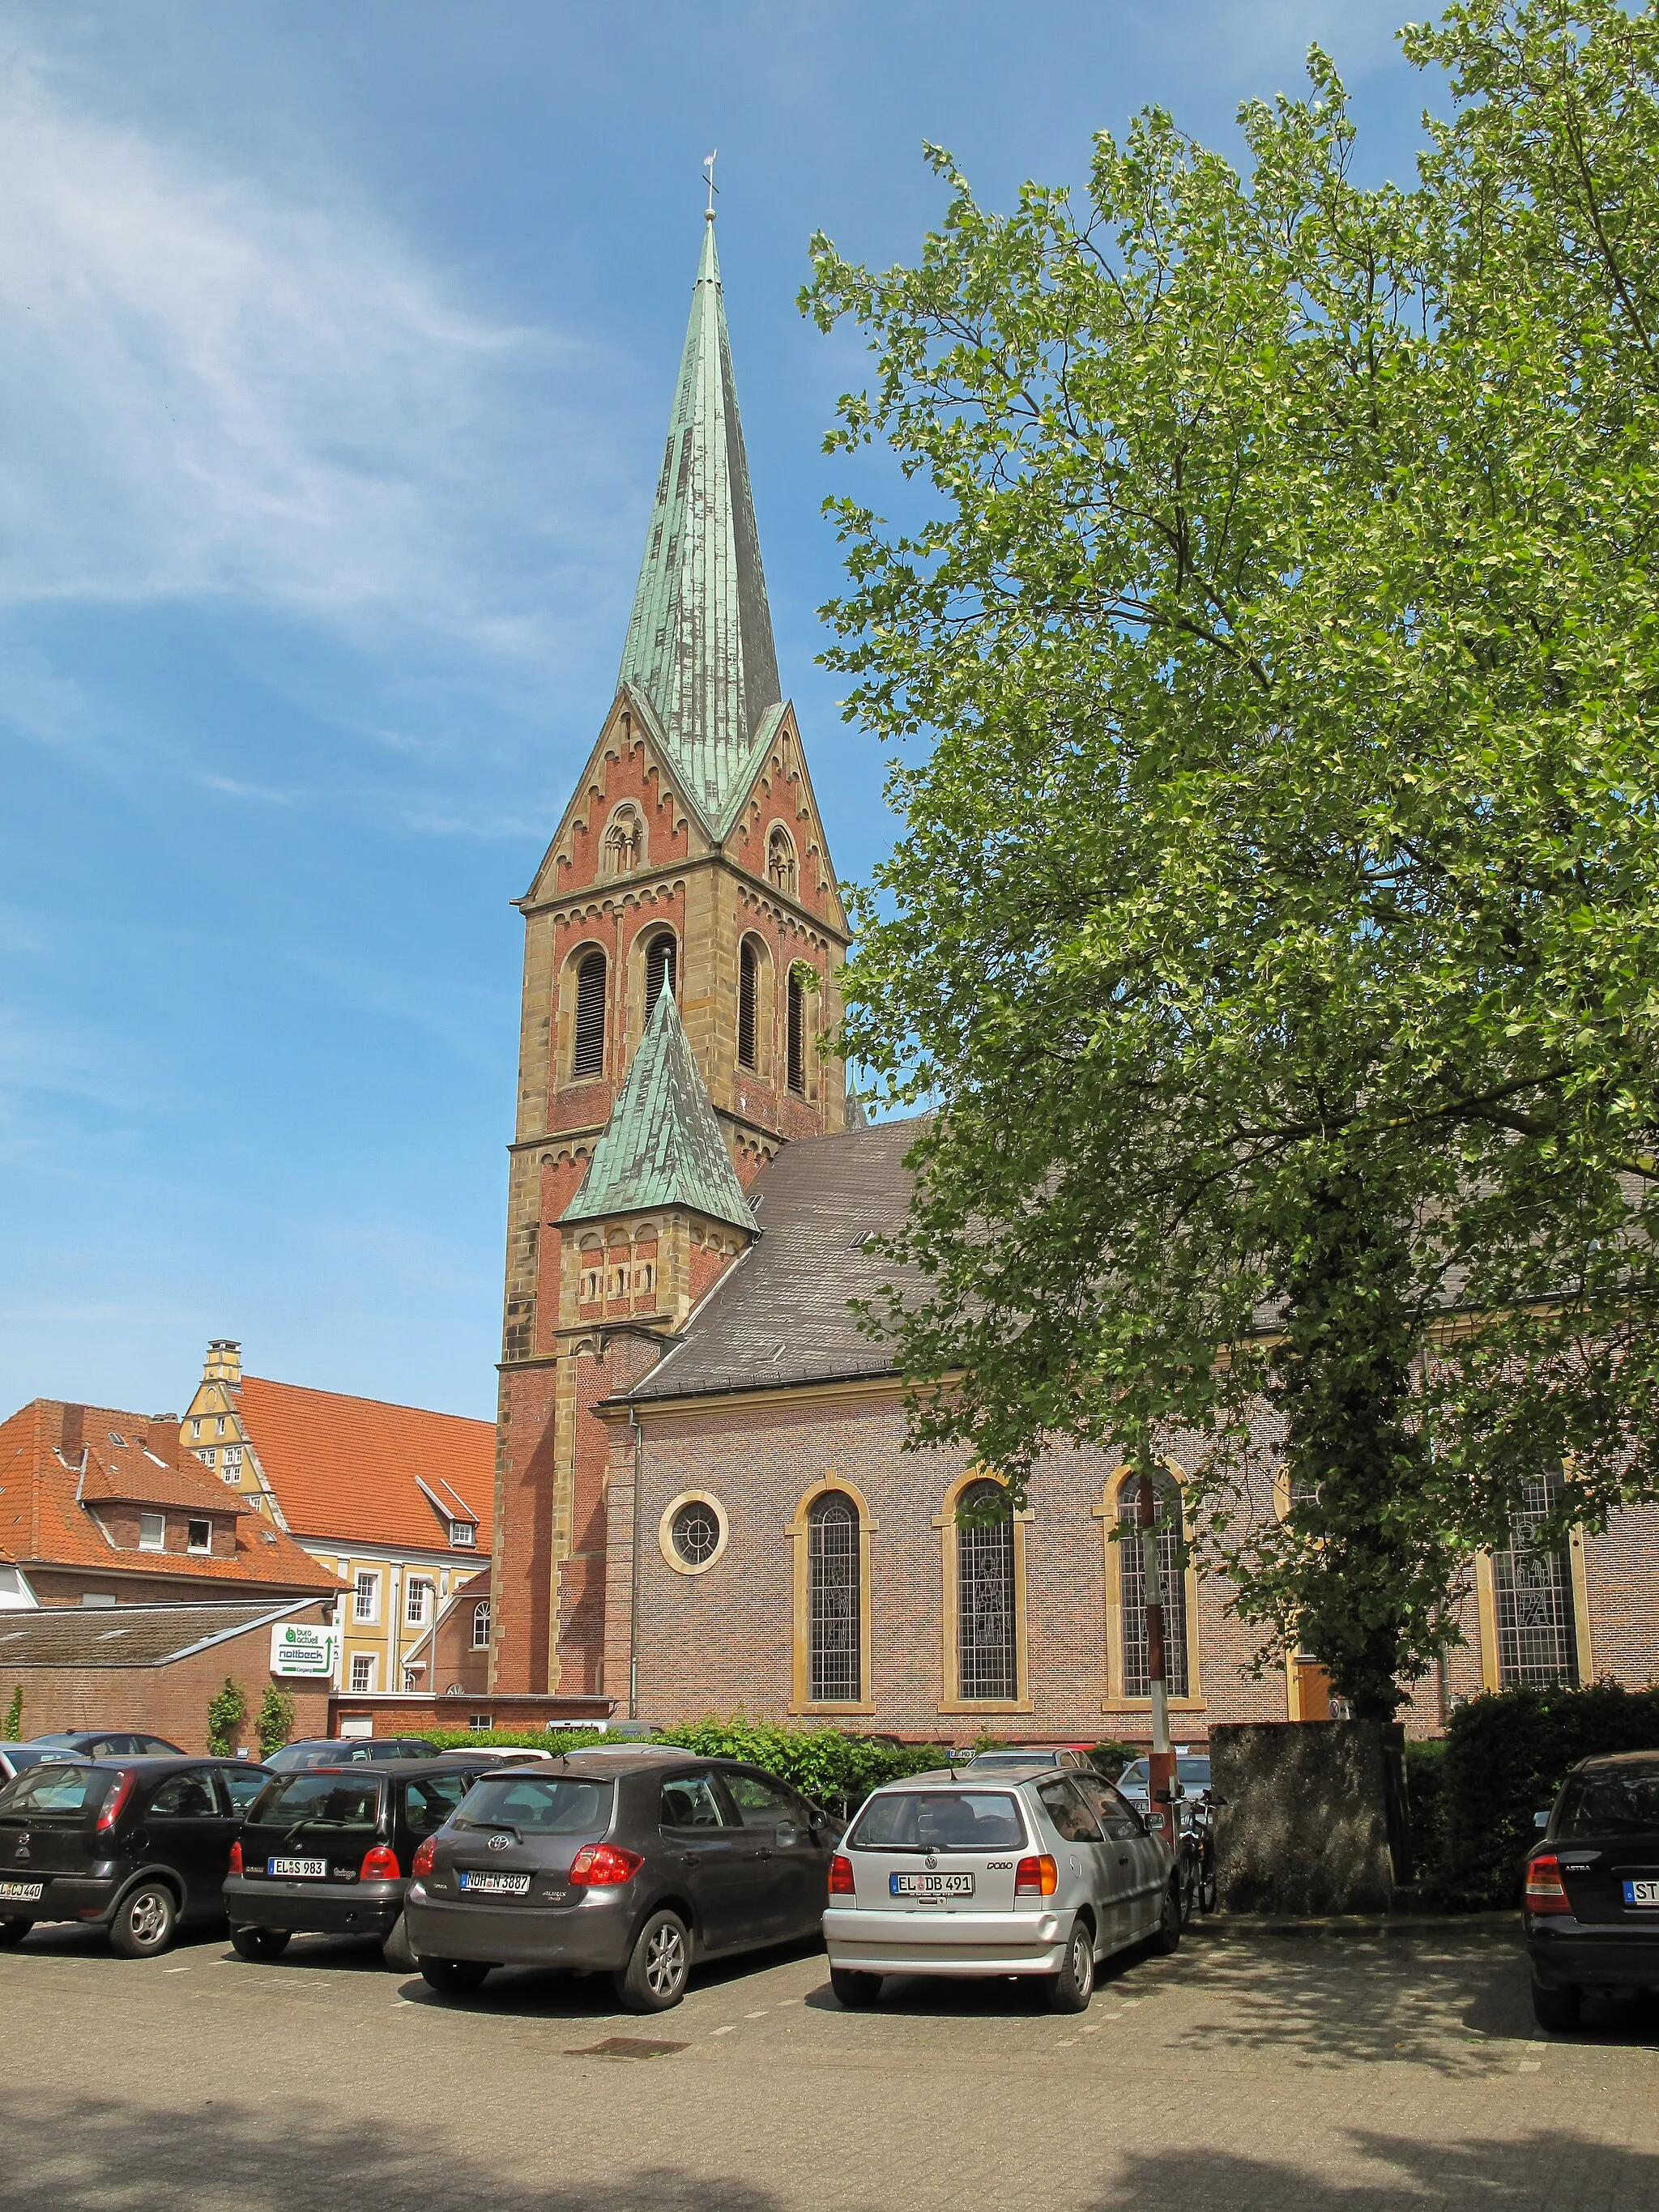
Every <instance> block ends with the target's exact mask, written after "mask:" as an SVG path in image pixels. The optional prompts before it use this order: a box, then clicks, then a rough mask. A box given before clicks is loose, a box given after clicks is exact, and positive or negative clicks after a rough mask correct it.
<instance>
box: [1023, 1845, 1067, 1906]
mask: <svg viewBox="0 0 1659 2212" xmlns="http://www.w3.org/2000/svg"><path fill="white" fill-rule="evenodd" d="M1058 1887H1060V1869H1059V1868H1058V1867H1057V1866H1056V1865H1055V1864H1054V1861H1053V1860H1052V1859H1051V1858H1050V1857H1049V1856H1048V1852H1047V1851H1044V1853H1043V1854H1042V1857H1041V1858H1030V1859H1022V1860H1021V1861H1020V1863H1019V1864H1018V1866H1017V1867H1016V1868H1015V1869H1014V1895H1015V1896H1016V1897H1052V1896H1053V1895H1054V1892H1055V1890H1056V1889H1057V1888H1058Z"/></svg>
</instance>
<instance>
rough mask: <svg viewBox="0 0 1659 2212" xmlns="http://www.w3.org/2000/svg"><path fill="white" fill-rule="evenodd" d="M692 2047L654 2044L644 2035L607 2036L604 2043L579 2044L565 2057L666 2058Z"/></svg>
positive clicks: (678, 2044)
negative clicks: (675, 2052)
mask: <svg viewBox="0 0 1659 2212" xmlns="http://www.w3.org/2000/svg"><path fill="white" fill-rule="evenodd" d="M689 2049H690V2045H688V2044H684V2043H653V2042H651V2041H649V2040H648V2039H647V2038H646V2037H645V2036H642V2035H607V2036H606V2037H605V2040H604V2042H603V2043H584V2044H579V2045H577V2046H576V2047H575V2049H574V2050H571V2051H566V2052H565V2054H564V2055H565V2057H567V2058H666V2057H669V2055H670V2054H671V2052H673V2051H685V2050H689Z"/></svg>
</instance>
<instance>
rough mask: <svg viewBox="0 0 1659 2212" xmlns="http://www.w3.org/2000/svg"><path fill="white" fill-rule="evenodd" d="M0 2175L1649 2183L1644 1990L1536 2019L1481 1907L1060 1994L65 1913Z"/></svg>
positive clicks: (820, 1968) (96, 2179)
mask: <svg viewBox="0 0 1659 2212" xmlns="http://www.w3.org/2000/svg"><path fill="white" fill-rule="evenodd" d="M0 2203H3V2204H4V2205H6V2206H7V2207H13V2206H15V2207H18V2208H23V2207H27V2208H29V2212H34V2208H37V2207H50V2208H52V2212H82V2208H85V2212H178V2208H181V2207H189V2208H191V2212H219V2208H221V2207H223V2208H226V2212H358V2208H362V2212H380V2208H382V2207H390V2206H396V2207H398V2209H399V2212H418V2208H422V2207H425V2206H428V2205H430V2206H431V2207H433V2208H434V2212H472V2208H474V2207H477V2208H480V2212H483V2208H488V2212H532V2208H533V2209H534V2212H595V2208H598V2207H604V2208H606V2212H611V2208H623V2212H794V2208H797V2207H799V2208H801V2212H825V2208H831V2207H836V2208H839V2207H842V2206H845V2207H848V2208H854V2207H856V2208H860V2212H864V2208H882V2212H890V2208H904V2212H910V2209H911V2208H917V2212H920V2209H921V2208H933V2207H939V2208H948V2212H969V2208H971V2212H981V2208H983V2212H1002V2208H1009V2212H1012V2208H1024V2207H1027V2206H1033V2207H1036V2206H1041V2207H1042V2208H1043V2212H1072V2208H1077V2212H1104V2208H1107V2207H1118V2206H1127V2205H1131V2204H1133V2205H1145V2204H1152V2203H1157V2204H1158V2205H1159V2206H1160V2207H1167V2208H1175V2212H1211V2208H1224V2209H1225V2212H1231V2208H1234V2207H1239V2208H1244V2207H1249V2208H1256V2207H1262V2208H1267V2207H1273V2208H1281V2207H1286V2206H1308V2207H1313V2208H1317V2212H1381V2208H1383V2207H1395V2206H1418V2205H1424V2206H1441V2205H1456V2206H1458V2207H1460V2208H1462V2212H1487V2209H1488V2208H1490V2212H1521V2208H1528V2212H1529V2209H1530V2208H1534V2207H1536V2208H1539V2212H1544V2208H1548V2212H1557V2208H1561V2212H1566V2208H1571V2212H1639V2209H1640V2208H1645V2207H1650V2206H1651V2207H1654V2208H1655V2209H1656V2212H1659V2007H1656V2006H1655V2005H1653V2004H1651V2003H1636V2002H1627V2003H1613V2004H1608V2003H1603V2004H1601V2005H1599V2006H1597V2007H1595V2008H1592V2009H1591V2010H1590V2012H1589V2015H1588V2020H1587V2025H1586V2027H1585V2028H1584V2030H1583V2032H1582V2033H1580V2034H1578V2035H1577V2036H1576V2037H1573V2038H1571V2039H1565V2038H1556V2037H1551V2036H1547V2035H1544V2034H1542V2033H1541V2032H1539V2031H1538V2030H1536V2029H1535V2028H1534V2026H1533V2023H1532V2018H1531V2014H1530V2010H1529V2008H1528V2002H1527V1990H1526V1967H1525V1962H1524V1960H1522V1956H1521V1954H1520V1952H1519V1949H1518V1947H1517V1945H1516V1939H1515V1937H1514V1935H1513V1933H1512V1932H1511V1931H1510V1930H1509V1929H1492V1928H1491V1927H1484V1928H1479V1929H1462V1930H1460V1929H1457V1927H1456V1926H1455V1923H1453V1924H1452V1925H1451V1926H1449V1928H1447V1929H1434V1930H1429V1931H1422V1930H1415V1931H1413V1932H1411V1933H1409V1934H1392V1933H1391V1934H1388V1935H1383V1936H1379V1935H1375V1934H1365V1933H1363V1932H1361V1933H1345V1934H1342V1935H1340V1936H1335V1935H1331V1934H1326V1935H1324V1936H1283V1935H1276V1934H1271V1933H1266V1932H1263V1931H1261V1930H1251V1931H1248V1932H1246V1931H1239V1932H1235V1933H1231V1934H1230V1933H1228V1932H1227V1931H1226V1929H1225V1923H1214V1922H1212V1923H1200V1925H1199V1927H1198V1928H1197V1929H1189V1930H1188V1935H1187V1936H1186V1938H1185V1940H1184V1941H1183V1942H1182V1948H1181V1949H1180V1951H1179V1952H1178V1953H1177V1954H1176V1955H1175V1956H1174V1957H1173V1958H1167V1959H1166V1958H1156V1957H1150V1956H1147V1955H1146V1954H1139V1953H1133V1954H1127V1956H1126V1957H1125V1958H1124V1959H1123V1960H1121V1961H1119V1962H1117V1963H1115V1965H1114V1966H1112V1967H1110V1968H1108V1969H1107V1970H1105V1972H1104V1976H1103V1983H1102V1985H1101V1987H1100V1988H1099V1989H1098V1990H1097V1994H1096V1996H1095V1999H1094V2002H1093V2003H1092V2005H1091V2008H1090V2009H1089V2011H1088V2013H1087V2014H1086V2015H1080V2016H1074V2017H1070V2018H1065V2017H1055V2016H1053V2015H1048V2013H1046V2012H1043V2011H1041V2010H1038V2009H1035V2008H1033V2006H1032V2004H1031V2002H1030V1996H1029V1994H1028V1993H1027V1991H1026V1990H1024V1989H1023V1988H1022V1987H1021V1986H1020V1985H1018V1984H1011V1983H1007V1982H996V1983H955V1984H951V1983H938V1982H935V1983H922V1982H917V1981H911V1982H900V1983H892V1984H889V1986H888V1990H887V1992H886V1994H885V1995H884V2000H883V2002H882V2004H881V2006H880V2007H879V2008H878V2010H876V2011H874V2012H872V2013H844V2012H842V2010H841V2009H840V2008H839V2007H838V2006H837V2005H836V2002H835V2000H834V1998H833V1997H832V1996H830V1994H829V1978H828V1975H827V1972H826V1971H825V1965H824V1960H823V1956H822V1954H821V1953H817V1952H807V1951H805V1950H802V1949H799V1948H798V1949H796V1950H794V1951H793V1952H789V1953H784V1954H765V1955H763V1957H762V1958H760V1959H759V1960H750V1961H746V1962H743V1963H741V1964H738V1965H732V1966H725V1967H722V1968H720V1969H717V1970H708V1969H705V1970H704V1971H703V1972H702V1973H701V1974H700V1975H699V1976H698V1977H696V1978H695V1979H694V1981H693V1984H692V1987H691V1990H690V1994H689V1995H688V1996H687V1998H686V2000H685V2002H684V2003H683V2004H681V2005H680V2006H678V2008H676V2009H675V2010H673V2011H672V2012H669V2013H665V2014H661V2015H657V2016H655V2017H654V2018H650V2019H643V2020H642V2019H640V2018H637V2017H635V2016H632V2015H626V2014H620V2013H618V2012H617V2011H616V2010H615V2009H614V2008H613V2001H612V1998H611V1990H610V1987H609V1984H607V1983H605V1982H602V1981H599V1980H597V1979H596V1980H589V1981H582V1980H575V1979H565V1978H558V1977H552V1976H538V1975H532V1974H527V1973H521V1972H520V1973H503V1974H498V1975H495V1976H492V1977H491V1978H490V1980H489V1983H488V1984H486V1985H485V1987H484V1989H483V1990H482V1991H481V1992H479V1994H478V1995H477V1996H473V1997H470V1998H466V1999H462V2000H448V2001H447V2000H443V1999H440V1998H438V1997H436V1996H434V1995H433V1993H432V1992H431V1991H430V1990H428V1989H427V1987H426V1985H425V1984H424V1983H423V1982H422V1981H421V1980H420V1979H419V1978H403V1977H400V1976H398V1975H394V1974H392V1973H389V1972H387V1971H386V1968H385V1967H384V1966H382V1965H381V1963H380V1959H379V1956H378V1954H376V1953H374V1952H372V1951H368V1952H366V1951H365V1950H363V1949H362V1948H361V1947H358V1946H354V1945H350V1944H346V1943H342V1942H332V1941H330V1940H326V1939H323V1938H318V1937H309V1938H301V1939H297V1940H296V1941H295V1943H294V1944H293V1945H292V1947H291V1948H290V1949H289V1953H288V1954H287V1956H286V1957H285V1958H284V1959H283V1960H282V1961H281V1962H279V1963H277V1964H275V1965H269V1966H254V1965H250V1964H247V1963H245V1962H244V1961H243V1960H239V1959H238V1958H236V1956H235V1955H234V1953H232V1952H231V1951H230V1949H229V1948H228V1945H227V1944H226V1943H225V1942H224V1941H223V1939H222V1936H218V1935H215V1936H210V1937H208V1938H204V1939H198V1940H196V1941H193V1942H192V1941H187V1942H185V1944H183V1945H182V1946H181V1947H180V1948H179V1949H178V1950H176V1951H174V1952H173V1954H171V1955H169V1956H167V1957H166V1958H162V1959H157V1960H149V1961H144V1962H142V1963H140V1962H133V1961H128V1960H119V1959H116V1958H114V1957H112V1955H111V1954H110V1953H109V1952H108V1950H107V1949H106V1948H105V1947H104V1946H103V1944H102V1943H101V1942H100V1940H99V1938H98V1937H97V1936H94V1935H93V1934H91V1933H89V1932H88V1931H83V1930H82V1929H38V1930H36V1931H35V1932H34V1933H33V1935H32V1936H30V1937H29V1939H28V1941H27V1943H26V1945H25V1946H24V1947H23V1948H22V1949H21V1950H18V1951H9V1952H3V1953H0Z"/></svg>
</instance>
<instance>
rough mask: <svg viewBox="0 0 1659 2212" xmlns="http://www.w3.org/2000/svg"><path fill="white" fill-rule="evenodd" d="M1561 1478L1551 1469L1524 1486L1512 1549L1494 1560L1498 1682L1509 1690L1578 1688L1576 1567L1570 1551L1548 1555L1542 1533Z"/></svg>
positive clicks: (1513, 1528) (1512, 1533) (1512, 1524)
mask: <svg viewBox="0 0 1659 2212" xmlns="http://www.w3.org/2000/svg"><path fill="white" fill-rule="evenodd" d="M1562 1485H1563V1478H1562V1474H1561V1470H1560V1468H1559V1467H1554V1468H1548V1469H1547V1470H1546V1471H1545V1472H1544V1473H1543V1474H1539V1475H1538V1476H1536V1477H1535V1478H1534V1480H1532V1481H1530V1482H1528V1484H1527V1485H1526V1487H1525V1488H1524V1490H1523V1491H1522V1505H1521V1510H1520V1511H1519V1512H1518V1513H1516V1515H1514V1516H1513V1517H1512V1518H1511V1520H1510V1547H1509V1549H1508V1551H1506V1552H1495V1553H1493V1554H1492V1595H1493V1597H1494V1599H1495V1600H1496V1602H1497V1613H1498V1683H1499V1686H1501V1687H1502V1688H1504V1689H1505V1690H1511V1689H1516V1688H1518V1687H1521V1686H1525V1687H1527V1688H1530V1689H1543V1688H1546V1687H1547V1686H1548V1685H1549V1684H1551V1683H1552V1682H1565V1683H1567V1684H1568V1685H1569V1686H1571V1687H1574V1688H1576V1687H1577V1682H1578V1638H1577V1624H1576V1622H1575V1621H1574V1619H1573V1609H1572V1562H1571V1558H1570V1556H1569V1554H1568V1552H1567V1549H1566V1547H1565V1545H1562V1546H1560V1547H1558V1548H1556V1549H1554V1550H1547V1549H1544V1548H1542V1547H1541V1546H1540V1545H1539V1542H1538V1530H1539V1528H1541V1526H1542V1524H1543V1522H1544V1520H1545V1518H1546V1516H1547V1515H1548V1514H1549V1513H1551V1512H1552V1511H1553V1510H1554V1509H1555V1508H1556V1507H1557V1506H1558V1505H1559V1504H1560V1502H1561V1491H1562Z"/></svg>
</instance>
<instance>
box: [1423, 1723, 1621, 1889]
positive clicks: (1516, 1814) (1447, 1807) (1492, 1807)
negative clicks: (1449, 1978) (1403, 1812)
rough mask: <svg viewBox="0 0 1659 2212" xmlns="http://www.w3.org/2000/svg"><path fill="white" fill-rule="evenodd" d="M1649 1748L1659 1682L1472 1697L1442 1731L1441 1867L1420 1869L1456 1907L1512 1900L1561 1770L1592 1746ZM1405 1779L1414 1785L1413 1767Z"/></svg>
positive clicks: (1596, 1748) (1584, 1756) (1561, 1776)
mask: <svg viewBox="0 0 1659 2212" xmlns="http://www.w3.org/2000/svg"><path fill="white" fill-rule="evenodd" d="M1652 1750H1659V1688H1650V1689H1646V1690H1635V1691H1632V1690H1622V1689H1620V1687H1619V1686H1618V1685H1617V1684H1616V1683H1613V1682H1597V1683H1595V1684H1594V1685H1593V1686H1591V1687H1590V1688H1589V1689H1585V1690H1570V1689H1566V1688H1560V1687H1558V1688H1553V1689H1547V1690H1501V1691H1498V1692H1492V1693H1490V1694H1488V1695H1487V1696H1485V1697H1480V1698H1474V1699H1471V1700H1470V1701H1469V1703H1468V1705H1462V1706H1460V1708H1459V1709H1458V1711H1456V1712H1455V1713H1454V1714H1453V1715H1452V1717H1451V1720H1450V1722H1449V1724H1448V1727H1447V1729H1446V1737H1445V1752H1444V1754H1443V1763H1442V1768H1441V1771H1442V1776H1443V1798H1444V1804H1443V1829H1442V1832H1443V1851H1442V1854H1441V1857H1440V1860H1439V1863H1438V1868H1437V1870H1433V1871H1431V1869H1430V1867H1429V1866H1428V1865H1426V1864H1425V1866H1424V1867H1423V1868H1421V1869H1419V1873H1420V1874H1425V1875H1428V1877H1429V1887H1430V1888H1431V1892H1432V1893H1434V1894H1436V1895H1437V1897H1438V1898H1439V1899H1440V1900H1441V1901H1442V1902H1443V1903H1444V1904H1446V1905H1451V1906H1453V1907H1454V1908H1455V1909H1458V1910H1462V1911H1484V1910H1486V1909H1488V1908H1493V1907H1500V1906H1504V1905H1516V1904H1518V1903H1519V1901H1520V1895H1521V1873H1520V1869H1521V1862H1522V1857H1523V1856H1524V1854H1525V1852H1526V1850H1527V1849H1528V1845H1529V1844H1531V1842H1532V1840H1533V1838H1534V1834H1535V1833H1536V1831H1535V1829H1534V1826H1533V1814H1534V1813H1535V1812H1538V1811H1540V1810H1541V1809H1542V1808H1543V1807H1545V1806H1546V1805H1548V1804H1549V1803H1550V1802H1552V1800H1553V1798H1554V1796H1555V1793H1556V1791H1557V1790H1559V1788H1560V1786H1561V1784H1562V1782H1563V1780H1564V1779H1565V1776H1566V1773H1567V1770H1568V1768H1569V1767H1571V1766H1572V1765H1576V1763H1577V1761H1578V1760H1579V1759H1589V1758H1591V1757H1593V1756H1594V1755H1595V1753H1599V1752H1611V1751H1652ZM1411 1786H1412V1789H1413V1793H1415V1790H1416V1787H1417V1783H1416V1777H1415V1774H1413V1778H1412V1784H1411ZM1413 1819H1415V1814H1413Z"/></svg>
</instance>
